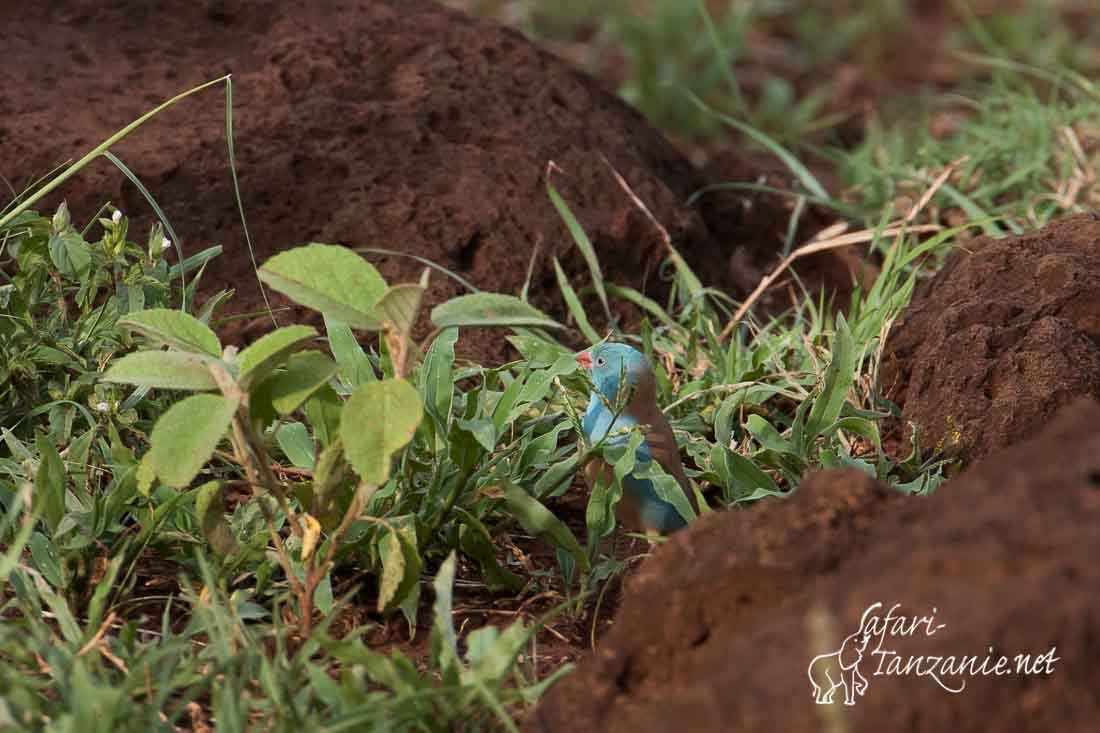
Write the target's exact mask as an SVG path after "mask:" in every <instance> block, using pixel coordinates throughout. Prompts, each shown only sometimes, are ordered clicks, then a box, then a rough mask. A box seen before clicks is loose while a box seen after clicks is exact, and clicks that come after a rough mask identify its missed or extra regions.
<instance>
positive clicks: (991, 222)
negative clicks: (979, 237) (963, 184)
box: [940, 183, 1005, 239]
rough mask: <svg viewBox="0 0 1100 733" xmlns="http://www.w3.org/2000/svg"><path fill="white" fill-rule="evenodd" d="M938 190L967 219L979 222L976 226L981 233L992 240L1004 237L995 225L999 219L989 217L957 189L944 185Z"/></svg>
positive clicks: (986, 212) (1002, 231)
mask: <svg viewBox="0 0 1100 733" xmlns="http://www.w3.org/2000/svg"><path fill="white" fill-rule="evenodd" d="M940 190H941V191H943V192H944V194H945V195H946V196H947V197H948V198H950V199H951V200H952V201H954V202H955V204H956V205H957V206H958V207H959V208H960V209H962V210H963V212H965V213H966V215H967V216H968V217H970V218H971V219H972V220H973V221H975V222H979V224H978V226H980V227H981V228H982V231H983V232H985V233H986V234H988V235H989V236H991V237H993V238H994V239H1000V238H1001V237H1003V236H1004V235H1005V232H1004V230H1003V229H1001V228H1000V227H999V226H997V224H996V223H995V222H996V220H997V219H998V218H999V217H995V216H992V215H990V213H989V212H988V211H986V210H984V209H983V208H982V207H980V206H978V204H976V203H975V202H974V201H973V200H972V199H970V198H969V197H968V196H966V194H964V193H963V192H961V191H960V190H959V189H957V188H955V187H954V186H952V185H951V184H950V183H945V184H943V186H942V187H941V188H940Z"/></svg>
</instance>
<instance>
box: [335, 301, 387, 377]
mask: <svg viewBox="0 0 1100 733" xmlns="http://www.w3.org/2000/svg"><path fill="white" fill-rule="evenodd" d="M325 330H326V331H327V332H328V347H329V349H330V350H331V351H332V355H333V356H334V357H336V363H337V364H339V365H340V379H342V380H344V382H345V383H346V384H347V385H348V386H349V387H351V388H352V389H355V388H356V387H358V386H360V385H363V384H366V383H367V382H374V381H377V380H378V377H377V375H376V374H375V373H374V367H373V366H372V365H371V363H370V359H369V358H367V354H366V352H364V351H363V347H362V346H360V345H359V341H358V340H356V338H355V334H353V333H352V332H351V329H350V328H348V326H347V324H346V323H341V322H340V321H337V320H335V319H332V318H329V317H328V316H325Z"/></svg>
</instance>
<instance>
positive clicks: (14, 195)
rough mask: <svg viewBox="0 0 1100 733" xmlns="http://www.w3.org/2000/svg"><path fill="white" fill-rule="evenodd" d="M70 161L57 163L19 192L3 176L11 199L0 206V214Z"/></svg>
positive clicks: (71, 160) (70, 160)
mask: <svg viewBox="0 0 1100 733" xmlns="http://www.w3.org/2000/svg"><path fill="white" fill-rule="evenodd" d="M72 162H73V159H72V158H69V159H68V160H66V161H64V162H63V163H59V164H58V165H56V166H54V168H53V170H51V171H50V172H49V173H47V174H45V175H43V176H40V177H39V178H36V179H35V180H34V181H31V184H30V185H29V186H27V187H26V188H24V189H23V190H22V191H20V192H19V193H16V192H15V187H14V186H12V185H11V184H10V183H8V179H7V178H5V179H4V183H7V184H8V189H9V190H10V191H11V193H12V200H11V201H9V202H8V203H6V204H4V206H3V207H0V214H3V213H4V212H6V211H7V210H8V209H10V208H11V207H13V206H15V205H16V204H18V203H19V201H20V199H22V198H23V197H24V196H27V195H28V194H30V192H31V191H33V190H34V189H36V188H38V186H39V185H40V184H41V183H42V182H43V181H46V180H49V179H50V178H51V177H53V175H54V174H55V173H57V172H58V171H59V170H62V169H63V168H65V166H67V165H70V164H71V163H72Z"/></svg>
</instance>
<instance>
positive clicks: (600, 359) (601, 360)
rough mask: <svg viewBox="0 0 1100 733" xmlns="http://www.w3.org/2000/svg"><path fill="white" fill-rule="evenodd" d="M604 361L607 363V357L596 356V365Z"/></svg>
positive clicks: (600, 364)
mask: <svg viewBox="0 0 1100 733" xmlns="http://www.w3.org/2000/svg"><path fill="white" fill-rule="evenodd" d="M606 363H607V359H605V358H603V357H602V356H597V357H596V366H603V365H604V364H606Z"/></svg>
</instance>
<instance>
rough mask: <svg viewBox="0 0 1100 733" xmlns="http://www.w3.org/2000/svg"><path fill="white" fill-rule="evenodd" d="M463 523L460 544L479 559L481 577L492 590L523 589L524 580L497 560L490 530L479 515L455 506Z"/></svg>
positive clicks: (471, 555) (468, 553) (469, 553)
mask: <svg viewBox="0 0 1100 733" xmlns="http://www.w3.org/2000/svg"><path fill="white" fill-rule="evenodd" d="M454 511H455V513H456V514H458V516H459V518H460V519H461V522H462V524H461V525H460V528H459V545H460V547H461V548H462V551H463V552H464V553H466V554H467V555H469V556H470V557H472V558H473V559H474V560H477V564H478V565H479V566H481V577H482V578H484V580H485V585H486V586H488V588H489V590H490V591H498V590H507V591H509V592H511V593H518V592H519V591H520V590H522V589H523V586H524V580H523V578H521V577H520V576H518V575H516V574H515V573H513V572H511V571H510V570H508V569H507V568H503V567H501V566H500V563H498V562H497V557H496V548H495V546H494V545H493V538H492V537H491V536H490V535H489V530H488V529H486V528H485V525H484V524H482V523H481V520H479V519H478V518H477V517H475V516H474V515H473V514H470V513H469V512H467V511H466V510H465V509H462V508H461V507H455V508H454Z"/></svg>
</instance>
